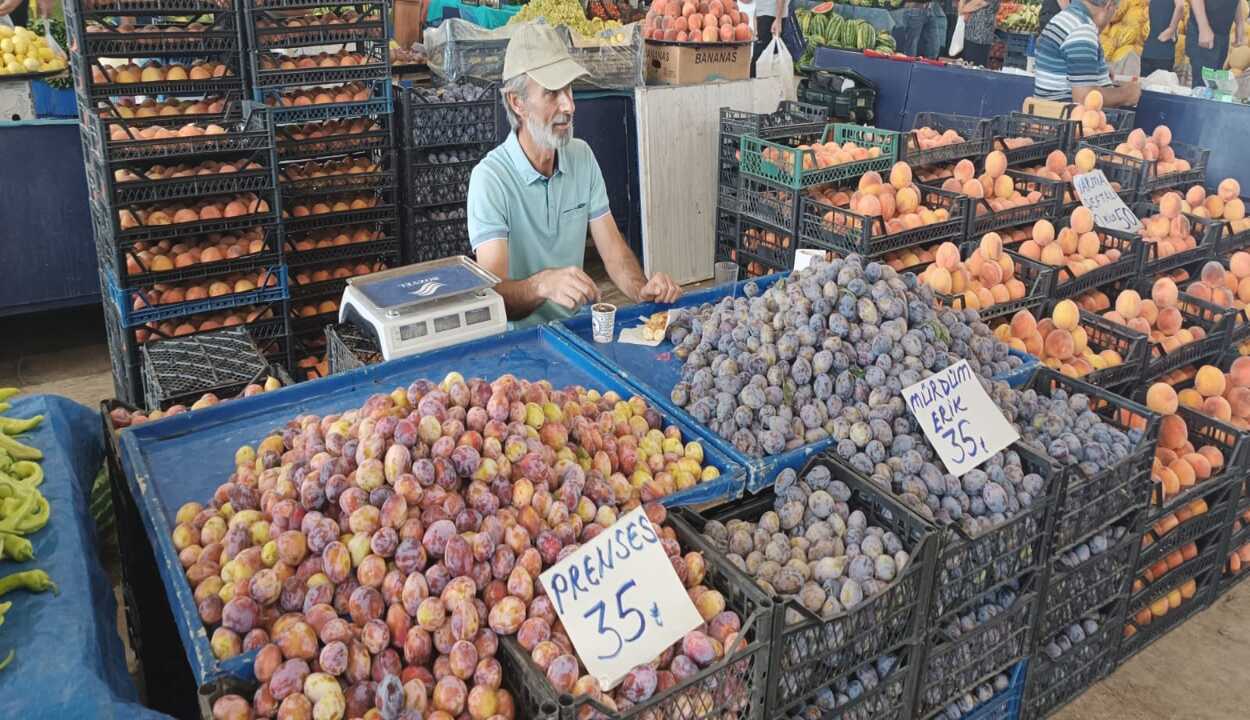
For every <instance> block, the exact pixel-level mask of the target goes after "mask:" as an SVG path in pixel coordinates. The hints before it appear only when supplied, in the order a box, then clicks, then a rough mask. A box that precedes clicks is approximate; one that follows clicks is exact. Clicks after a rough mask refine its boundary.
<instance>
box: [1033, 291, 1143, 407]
mask: <svg viewBox="0 0 1250 720" xmlns="http://www.w3.org/2000/svg"><path fill="white" fill-rule="evenodd" d="M1059 302H1060V301H1059V300H1048V301H1047V302H1046V304H1045V306H1044V307H1043V308H1042V313H1041V316H1044V317H1050V314H1051V312H1053V311H1054V309H1055V305H1057V304H1058V303H1059ZM1081 328H1083V329H1084V330H1085V337H1086V344H1087V345H1088V346H1089V347H1090V349H1092V350H1095V351H1097V352H1102V351H1104V350H1112V351H1114V352H1116V353H1117V354H1119V356H1120V359H1121V360H1122V362H1121V363H1120V364H1119V365H1116V366H1115V367H1108V368H1103V369H1102V370H1094V371H1093V372H1091V373H1088V374H1086V375H1084V376H1083V377H1081V378H1080V379H1081V381H1082V382H1086V383H1089V384H1090V385H1094V386H1096V387H1100V388H1105V389H1107V390H1111V391H1113V392H1118V391H1123V392H1121V393H1120V394H1122V395H1131V394H1132V392H1131V390H1129V389H1128V388H1126V387H1125V385H1127V384H1128V383H1131V382H1133V381H1135V380H1136V379H1137V377H1138V376H1139V375H1140V374H1141V369H1142V365H1143V364H1144V363H1145V362H1146V355H1147V354H1149V352H1150V350H1149V347H1150V341H1149V340H1148V339H1147V338H1146V336H1145V335H1143V334H1141V333H1139V332H1137V331H1135V330H1132V329H1130V328H1129V327H1128V326H1126V325H1120V324H1119V323H1114V322H1111V321H1110V320H1108V319H1106V318H1104V317H1103V316H1101V315H1099V314H1097V313H1092V312H1089V311H1088V310H1081Z"/></svg>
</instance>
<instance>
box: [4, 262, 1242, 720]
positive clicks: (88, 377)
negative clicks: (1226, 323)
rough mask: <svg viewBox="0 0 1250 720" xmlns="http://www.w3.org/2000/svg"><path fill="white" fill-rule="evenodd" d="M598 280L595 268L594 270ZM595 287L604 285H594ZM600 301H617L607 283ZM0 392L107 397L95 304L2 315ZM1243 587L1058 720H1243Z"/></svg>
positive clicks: (95, 400) (93, 403)
mask: <svg viewBox="0 0 1250 720" xmlns="http://www.w3.org/2000/svg"><path fill="white" fill-rule="evenodd" d="M592 275H595V276H596V279H602V277H603V273H602V271H601V269H600V270H599V271H598V272H592ZM601 284H604V283H602V282H601ZM604 290H605V299H607V300H608V301H609V302H614V301H616V300H620V299H621V298H620V297H619V293H617V292H616V290H615V288H611V287H610V286H609V287H605V288H604ZM0 337H3V338H5V339H6V341H7V342H5V343H3V345H2V346H0V386H7V385H17V386H21V387H22V388H23V389H24V390H25V391H26V392H28V393H53V394H57V395H64V396H66V397H69V398H71V399H73V400H75V401H77V402H80V403H83V404H84V405H87V406H89V407H97V406H98V405H99V403H100V401H101V400H104V399H107V398H110V397H112V396H113V383H112V376H111V374H110V368H109V354H108V348H107V346H106V344H105V339H104V326H103V318H102V315H101V311H100V308H99V307H84V308H76V309H73V310H67V311H55V312H48V313H40V314H37V315H28V316H21V317H12V318H0ZM123 637H124V634H123ZM1247 682H1250V582H1247V583H1243V584H1242V585H1241V586H1239V587H1237V588H1234V589H1233V590H1232V591H1231V592H1229V593H1228V594H1227V595H1226V596H1224V597H1223V598H1221V599H1220V600H1219V601H1218V602H1216V604H1215V605H1214V606H1213V607H1210V608H1208V609H1207V610H1205V611H1203V612H1202V613H1200V614H1198V615H1196V616H1195V617H1193V618H1191V619H1190V620H1188V621H1187V622H1186V623H1185V624H1183V625H1182V626H1181V627H1180V628H1178V629H1176V630H1174V631H1173V632H1171V633H1170V634H1168V635H1167V636H1165V637H1164V638H1163V639H1161V640H1159V641H1158V642H1156V643H1155V644H1154V645H1152V646H1150V647H1149V648H1147V649H1146V650H1144V651H1142V652H1141V653H1139V654H1138V655H1137V656H1136V657H1134V658H1133V659H1132V660H1130V661H1129V662H1128V663H1127V664H1125V665H1124V666H1123V667H1121V668H1120V669H1118V670H1117V671H1116V672H1115V673H1114V674H1112V675H1111V677H1109V678H1107V679H1106V680H1103V681H1102V682H1100V683H1098V684H1097V685H1095V686H1094V687H1093V688H1091V689H1090V690H1089V691H1087V692H1086V693H1085V694H1083V695H1082V696H1081V697H1079V698H1078V699H1076V700H1075V701H1073V702H1072V703H1071V704H1069V705H1068V706H1067V707H1065V708H1064V709H1063V710H1062V711H1060V712H1059V713H1058V714H1056V715H1055V716H1054V717H1055V718H1057V719H1058V720H1232V719H1233V718H1250V706H1247V704H1246V700H1245V698H1244V697H1243V692H1244V688H1245V686H1246V684H1247Z"/></svg>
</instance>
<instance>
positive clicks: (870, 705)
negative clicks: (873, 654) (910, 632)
mask: <svg viewBox="0 0 1250 720" xmlns="http://www.w3.org/2000/svg"><path fill="white" fill-rule="evenodd" d="M921 651H922V648H921V647H920V646H918V645H903V646H901V647H898V648H895V649H893V650H892V651H891V652H888V653H885V654H883V655H881V656H879V657H877V658H873V659H871V660H868V661H866V662H864V663H863V664H862V665H861V666H859V667H857V668H854V669H853V670H852V671H851V672H850V673H848V675H847V677H849V678H850V679H849V680H848V679H847V677H843V678H838V679H836V680H830V681H829V682H828V683H826V685H825V688H826V689H827V694H826V690H825V689H822V691H821V693H822V695H821V698H820V699H819V700H817V701H815V702H808V703H807V704H804V705H799V706H796V708H797V709H796V710H794V711H792V712H791V713H790V714H789V715H777V714H768V713H766V714H765V715H764V717H766V718H785V719H786V720H805V719H807V718H812V717H820V718H826V719H827V720H869V719H871V720H910V718H911V717H912V712H911V705H912V701H913V699H914V696H915V676H916V673H917V668H918V667H919V664H920V653H921ZM886 663H892V665H891V666H888V669H887V670H886V672H885V673H884V674H883V673H882V672H881V670H882V669H884V668H886V667H887V665H886ZM861 671H862V672H865V673H867V672H868V671H871V672H872V673H875V675H876V677H877V683H876V684H875V685H874V684H871V683H866V682H864V681H862V680H858V676H859V674H860V673H861ZM852 682H858V684H859V685H860V687H862V688H863V690H862V692H861V693H860V694H859V695H857V696H856V697H854V698H852V697H851V693H852V692H854V690H852V689H851V683H852Z"/></svg>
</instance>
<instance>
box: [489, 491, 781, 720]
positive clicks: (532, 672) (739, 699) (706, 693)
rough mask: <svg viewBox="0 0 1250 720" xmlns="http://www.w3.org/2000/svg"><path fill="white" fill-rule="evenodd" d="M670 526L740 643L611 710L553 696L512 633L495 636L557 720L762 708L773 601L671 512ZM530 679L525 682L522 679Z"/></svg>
mask: <svg viewBox="0 0 1250 720" xmlns="http://www.w3.org/2000/svg"><path fill="white" fill-rule="evenodd" d="M665 525H668V526H670V527H672V528H673V530H674V531H675V532H676V534H677V539H678V541H679V542H680V544H681V547H682V550H683V551H685V552H691V551H698V552H700V553H701V554H702V555H703V558H704V560H705V562H706V565H707V572H706V575H705V577H704V584H705V585H707V586H709V587H711V588H713V589H715V590H718V591H719V592H721V593H722V594H723V595H724V596H725V600H726V607H727V609H729V610H733V611H734V612H736V613H738V615H739V617H741V618H742V630H741V632H740V633H739V637H741V638H743V639H744V640H745V641H746V644H745V645H744V646H742V647H741V648H740V649H738V650H736V651H735V652H733V653H729V654H727V655H726V657H724V658H722V659H721V660H719V661H717V662H716V663H715V664H713V665H711V666H709V667H707V668H705V669H703V670H700V671H699V672H698V673H697V674H695V675H693V676H692V677H690V678H689V679H687V680H685V681H680V682H678V683H677V684H676V685H675V686H673V687H672V688H670V689H669V690H668V691H666V692H662V693H657V694H656V695H655V696H653V697H652V698H651V699H649V700H646V701H644V702H642V703H639V704H637V705H635V706H633V707H632V708H630V709H629V710H625V711H620V712H617V711H614V710H611V709H609V708H608V707H607V706H605V705H603V704H601V703H599V702H597V701H595V700H593V699H591V698H589V697H586V696H577V697H570V696H568V695H561V696H558V697H557V695H556V693H555V691H554V689H553V688H552V687H551V684H550V683H549V682H548V681H547V679H546V677H545V676H544V675H543V674H542V673H541V671H540V670H539V669H538V667H537V666H536V665H534V663H533V660H532V659H531V658H530V656H529V653H528V652H526V650H525V649H524V648H522V647H521V646H520V644H519V643H517V641H516V638H515V637H511V636H505V637H501V638H499V652H500V653H501V654H504V655H510V656H511V658H512V660H513V661H514V662H515V663H516V665H517V666H518V667H523V666H528V668H529V670H528V671H526V674H525V675H526V677H527V678H531V677H532V678H533V684H532V685H531V690H532V696H531V698H530V699H529V702H530V703H531V704H532V703H534V702H540V707H541V706H542V705H546V704H548V703H557V704H558V705H559V707H560V717H561V718H562V719H563V720H575V719H576V718H579V717H583V716H588V715H590V714H595V715H596V716H598V717H605V718H625V717H640V716H642V715H643V714H646V715H648V716H655V717H674V718H704V717H708V718H710V717H719V718H739V719H741V720H747V719H748V718H756V717H761V716H762V714H763V712H764V706H765V697H766V689H767V682H768V679H767V674H768V666H769V651H770V648H771V645H770V642H771V639H772V632H773V624H774V618H775V614H774V609H773V602H772V600H771V599H769V597H768V595H767V594H766V593H765V592H764V591H763V590H761V589H760V588H759V587H757V586H756V585H755V583H754V582H753V581H752V580H751V579H750V578H748V577H746V575H745V574H743V573H742V572H741V571H740V570H738V568H736V567H735V566H734V565H733V564H732V563H730V562H729V561H728V560H726V559H725V557H724V556H723V555H721V554H720V553H718V552H717V551H716V550H715V549H713V548H712V546H711V544H710V543H709V542H708V541H707V540H706V539H705V538H703V537H702V536H701V535H699V533H698V532H696V531H695V530H694V528H692V527H691V526H690V525H689V524H688V523H687V522H685V520H684V519H683V518H682V517H680V516H678V515H677V514H675V513H671V514H669V515H668V519H667V521H666V522H665ZM526 684H527V685H529V684H530V683H529V682H528V681H527V683H526ZM540 707H521V706H518V708H517V711H518V712H517V715H518V716H519V717H534V716H536V715H537V714H538V712H539V710H540Z"/></svg>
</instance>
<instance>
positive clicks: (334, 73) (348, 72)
mask: <svg viewBox="0 0 1250 720" xmlns="http://www.w3.org/2000/svg"><path fill="white" fill-rule="evenodd" d="M335 27H336V28H342V27H344V26H343V25H337V26H335ZM347 27H349V28H351V29H349V30H348V31H347V32H349V33H352V34H353V35H356V36H358V37H360V36H369V35H372V34H373V33H371V32H370V31H366V30H363V29H358V28H355V27H354V26H347ZM253 32H256V31H255V30H253ZM321 32H324V31H321ZM318 34H320V33H318ZM257 35H258V37H257V39H258V40H263V41H265V42H267V43H273V42H276V43H279V44H278V45H268V44H267V45H265V46H262V47H268V48H274V47H288V46H287V45H285V44H283V42H282V39H281V38H282V36H281V35H261V34H259V33H257ZM339 42H343V41H339ZM335 44H336V45H337V44H338V42H336V43H335ZM343 49H344V50H346V51H348V52H347V54H345V55H341V56H339V57H338V58H337V61H338V62H341V60H342V59H345V58H346V57H351V58H352V61H353V62H352V64H350V65H341V64H335V65H323V64H322V63H324V62H328V61H329V58H331V57H334V56H333V55H327V56H326V57H325V58H322V57H320V56H319V55H309V56H307V57H311V58H312V59H313V60H314V61H315V62H317V63H318V64H317V65H316V66H314V67H310V68H299V67H283V64H284V63H290V64H295V63H298V62H299V61H300V59H301V58H302V57H305V56H304V55H302V54H298V53H291V54H285V55H280V54H276V53H272V52H267V51H266V50H263V49H261V50H253V51H252V52H249V53H248V58H249V61H250V63H251V67H250V70H251V76H250V79H251V86H252V87H254V88H256V89H258V90H259V89H262V88H263V89H266V90H269V89H275V88H290V87H302V86H306V85H332V84H335V83H346V82H364V81H374V80H389V79H390V74H391V63H390V53H389V52H387V46H386V41H385V40H381V39H376V38H375V39H360V40H355V41H349V42H347V46H345V47H344V48H343Z"/></svg>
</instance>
